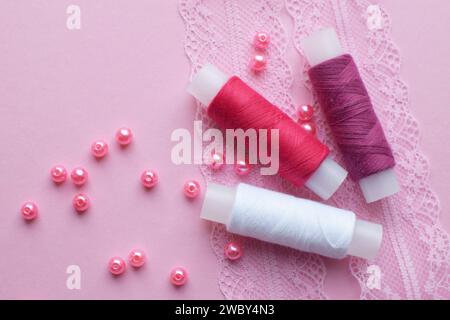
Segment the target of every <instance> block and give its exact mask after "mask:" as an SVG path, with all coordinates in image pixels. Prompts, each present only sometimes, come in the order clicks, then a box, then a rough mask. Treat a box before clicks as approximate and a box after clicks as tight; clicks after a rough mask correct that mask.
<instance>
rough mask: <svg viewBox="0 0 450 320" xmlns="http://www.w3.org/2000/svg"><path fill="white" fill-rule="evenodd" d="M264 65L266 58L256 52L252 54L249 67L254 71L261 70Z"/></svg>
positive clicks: (264, 67) (265, 64)
mask: <svg viewBox="0 0 450 320" xmlns="http://www.w3.org/2000/svg"><path fill="white" fill-rule="evenodd" d="M266 66H267V59H266V57H265V56H264V55H262V54H259V53H258V54H255V55H254V56H253V58H252V61H251V63H250V68H251V69H252V70H253V71H254V72H260V71H263V70H264V69H266Z"/></svg>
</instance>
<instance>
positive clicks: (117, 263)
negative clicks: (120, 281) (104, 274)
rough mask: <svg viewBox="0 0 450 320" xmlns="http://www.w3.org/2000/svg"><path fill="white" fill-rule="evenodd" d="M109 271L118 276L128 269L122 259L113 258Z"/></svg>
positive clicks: (109, 264)
mask: <svg viewBox="0 0 450 320" xmlns="http://www.w3.org/2000/svg"><path fill="white" fill-rule="evenodd" d="M108 269H109V272H111V273H112V274H113V275H115V276H118V275H121V274H122V273H124V272H125V270H126V269H127V265H126V263H125V260H123V259H122V258H120V257H113V258H111V260H109V263H108Z"/></svg>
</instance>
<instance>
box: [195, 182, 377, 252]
mask: <svg viewBox="0 0 450 320" xmlns="http://www.w3.org/2000/svg"><path fill="white" fill-rule="evenodd" d="M201 217H202V218H203V219H206V220H210V221H214V222H219V223H223V224H225V225H226V227H227V230H228V231H229V232H231V233H236V234H239V235H243V236H247V237H252V238H255V239H259V240H262V241H267V242H271V243H275V244H279V245H283V246H287V247H290V248H294V249H297V250H301V251H304V252H312V253H317V254H320V255H323V256H326V257H330V258H335V259H341V258H344V257H345V256H346V255H348V254H349V255H355V256H358V257H362V258H366V259H372V258H374V257H375V256H376V254H377V252H378V249H379V247H380V244H381V238H382V227H381V225H378V224H374V223H370V222H366V221H363V220H359V219H356V215H355V214H354V213H353V212H351V211H347V210H342V209H338V208H333V207H330V206H327V205H324V204H321V203H319V202H314V201H311V200H306V199H300V198H295V197H293V196H290V195H287V194H283V193H278V192H274V191H270V190H265V189H262V188H258V187H255V186H251V185H248V184H244V183H241V184H239V185H238V186H237V187H236V188H230V187H226V186H221V185H216V184H208V188H207V192H206V195H205V200H204V203H203V208H202V213H201Z"/></svg>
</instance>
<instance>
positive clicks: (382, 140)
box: [301, 28, 400, 203]
mask: <svg viewBox="0 0 450 320" xmlns="http://www.w3.org/2000/svg"><path fill="white" fill-rule="evenodd" d="M301 46H302V49H303V52H304V54H305V56H306V59H307V60H308V62H309V64H310V65H311V69H310V70H309V77H310V79H311V83H312V85H313V88H314V91H315V92H316V93H317V96H318V100H319V103H320V105H321V107H322V108H323V110H324V112H325V114H326V117H327V120H328V123H329V125H330V127H331V130H332V132H333V135H334V137H335V140H336V142H337V144H338V145H339V148H340V150H341V152H342V154H343V156H344V160H345V163H346V167H347V170H348V171H349V174H350V177H351V178H352V179H353V180H354V181H357V182H358V183H359V185H360V187H361V190H362V193H363V195H364V197H365V199H366V201H367V202H368V203H371V202H374V201H377V200H380V199H383V198H386V197H389V196H391V195H393V194H395V193H397V192H398V191H399V190H400V188H399V185H398V182H397V178H396V176H395V172H394V169H393V168H394V166H395V159H394V156H393V154H392V150H391V148H390V146H389V143H388V142H387V140H386V137H385V135H384V132H383V129H382V127H381V124H380V122H379V120H378V118H377V116H376V114H375V111H374V109H373V105H372V102H371V100H370V97H369V94H368V92H367V89H366V87H365V86H364V83H363V81H362V79H361V76H360V74H359V71H358V69H357V66H356V64H355V62H354V60H353V58H352V56H351V55H349V54H346V53H345V52H344V51H343V49H342V47H341V44H340V42H339V39H338V36H337V34H336V32H335V31H334V29H332V28H327V29H323V30H320V31H318V32H315V33H314V34H312V35H311V36H309V37H307V38H305V39H303V40H302V43H301Z"/></svg>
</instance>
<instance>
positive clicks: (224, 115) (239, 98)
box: [208, 76, 329, 186]
mask: <svg viewBox="0 0 450 320" xmlns="http://www.w3.org/2000/svg"><path fill="white" fill-rule="evenodd" d="M208 115H209V116H210V117H211V118H212V119H213V120H214V121H215V122H216V123H217V124H218V125H219V126H220V127H222V128H227V129H228V128H231V129H237V128H240V129H243V130H247V129H250V128H264V129H268V130H271V129H278V130H279V147H280V168H279V174H280V175H281V176H282V177H284V178H285V179H287V180H289V181H291V182H292V183H293V184H294V185H297V186H302V185H303V184H304V183H305V182H306V180H308V178H309V177H310V176H311V175H312V174H313V172H314V171H315V170H316V169H317V168H318V167H319V165H320V164H321V163H322V161H323V160H324V159H325V158H326V157H327V156H328V153H329V150H328V148H327V147H326V146H325V145H324V144H322V143H320V142H319V141H318V140H317V139H315V138H314V137H312V136H311V135H310V134H308V133H307V132H306V131H305V130H304V129H302V128H301V127H300V126H299V125H298V124H297V123H295V122H294V121H293V120H292V119H291V118H290V117H289V116H288V115H286V114H285V113H283V112H282V111H280V109H278V108H277V107H276V106H274V105H273V104H271V103H270V102H269V101H267V100H266V99H265V98H264V97H263V96H261V95H260V94H259V93H257V92H256V91H255V90H253V89H252V88H250V87H249V86H248V85H247V84H245V83H244V82H243V81H242V80H241V79H239V78H238V77H236V76H234V77H231V79H230V80H228V82H227V83H226V84H225V85H224V86H223V87H222V89H221V90H220V91H219V93H218V94H217V95H216V97H215V98H214V99H213V101H212V102H211V104H210V105H209V108H208Z"/></svg>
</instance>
